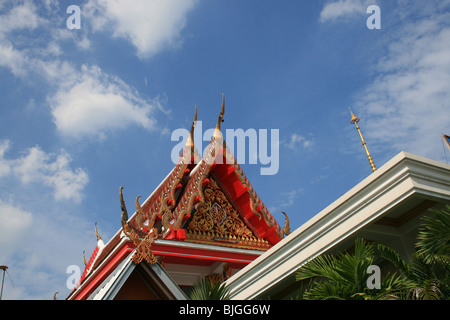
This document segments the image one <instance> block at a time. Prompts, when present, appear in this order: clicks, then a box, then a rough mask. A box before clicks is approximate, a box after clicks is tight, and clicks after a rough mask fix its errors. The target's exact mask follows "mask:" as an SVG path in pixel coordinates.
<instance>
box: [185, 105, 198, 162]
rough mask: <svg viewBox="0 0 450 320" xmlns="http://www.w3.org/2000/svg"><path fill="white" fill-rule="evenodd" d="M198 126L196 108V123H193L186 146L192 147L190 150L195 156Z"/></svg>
mask: <svg viewBox="0 0 450 320" xmlns="http://www.w3.org/2000/svg"><path fill="white" fill-rule="evenodd" d="M196 124H197V106H195V114H194V121H192V126H191V132H190V133H189V138H188V140H187V142H186V146H187V147H190V149H191V155H193V154H194V149H195V145H194V128H195V125H196Z"/></svg>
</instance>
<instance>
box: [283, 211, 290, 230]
mask: <svg viewBox="0 0 450 320" xmlns="http://www.w3.org/2000/svg"><path fill="white" fill-rule="evenodd" d="M281 213H282V214H284V216H285V218H286V221H285V223H284V228H283V233H284V235H286V236H287V235H288V234H290V233H291V227H290V226H289V218H288V215H287V214H286V212H284V211H281Z"/></svg>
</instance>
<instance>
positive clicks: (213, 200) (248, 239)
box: [185, 177, 271, 250]
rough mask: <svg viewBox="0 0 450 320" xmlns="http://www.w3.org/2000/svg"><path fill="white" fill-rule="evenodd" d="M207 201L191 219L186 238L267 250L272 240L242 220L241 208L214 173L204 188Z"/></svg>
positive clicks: (191, 240) (188, 222) (199, 241)
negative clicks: (218, 181)
mask: <svg viewBox="0 0 450 320" xmlns="http://www.w3.org/2000/svg"><path fill="white" fill-rule="evenodd" d="M203 194H204V202H203V204H202V205H200V206H198V207H197V210H196V211H195V212H194V214H193V215H192V216H191V218H190V219H189V220H188V221H187V227H186V240H185V241H188V242H197V243H208V244H215V245H222V246H231V247H238V248H248V249H256V250H267V249H268V248H270V246H271V245H270V244H269V243H268V242H267V241H266V240H264V239H261V238H258V237H257V236H256V235H255V234H254V233H253V231H252V230H251V229H250V228H249V227H248V226H247V225H246V223H245V222H244V221H243V220H242V218H241V215H240V213H239V209H238V208H237V207H236V205H233V204H232V202H231V201H230V199H229V198H228V197H227V196H226V194H225V192H224V191H223V190H222V189H221V188H220V187H219V185H218V183H217V182H216V180H215V179H214V178H212V177H210V179H209V183H208V185H207V186H206V187H205V189H204V190H203Z"/></svg>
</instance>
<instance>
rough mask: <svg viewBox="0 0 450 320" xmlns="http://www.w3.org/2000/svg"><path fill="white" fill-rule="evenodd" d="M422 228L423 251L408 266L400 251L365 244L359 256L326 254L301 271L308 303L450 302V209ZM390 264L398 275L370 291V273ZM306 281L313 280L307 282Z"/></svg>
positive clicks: (420, 242) (419, 239) (302, 295)
mask: <svg viewBox="0 0 450 320" xmlns="http://www.w3.org/2000/svg"><path fill="white" fill-rule="evenodd" d="M431 211H432V212H433V213H434V216H433V217H426V218H423V220H424V224H422V225H421V227H420V228H419V234H418V237H417V244H416V248H417V252H416V254H415V255H414V256H413V258H412V261H411V262H410V263H407V262H406V261H405V260H403V259H402V257H401V256H400V255H399V254H398V252H396V251H395V250H394V249H392V248H390V247H388V246H385V245H382V244H375V243H368V242H366V241H365V240H363V239H357V240H356V241H355V247H354V252H353V253H351V254H350V253H348V252H342V253H339V254H337V255H321V256H318V257H316V258H315V259H313V260H311V261H310V262H308V263H307V264H305V265H304V266H302V267H301V268H300V269H299V270H298V271H297V272H296V280H297V281H303V282H304V285H303V288H302V290H301V292H300V294H299V298H300V299H306V300H324V299H340V300H352V299H355V300H361V299H365V300H372V299H373V300H382V299H420V300H422V299H424V300H425V299H433V300H438V299H445V300H446V299H449V297H450V287H449V283H450V279H449V276H450V268H449V266H450V262H449V253H450V246H449V245H450V206H447V207H446V210H431ZM386 262H389V263H391V264H392V265H393V266H394V267H395V268H396V269H397V272H395V273H393V274H389V273H388V274H386V275H383V276H382V277H381V287H380V289H368V287H367V283H366V281H367V278H368V274H367V268H368V267H369V266H371V265H380V264H383V263H386ZM305 281H307V282H306V283H305Z"/></svg>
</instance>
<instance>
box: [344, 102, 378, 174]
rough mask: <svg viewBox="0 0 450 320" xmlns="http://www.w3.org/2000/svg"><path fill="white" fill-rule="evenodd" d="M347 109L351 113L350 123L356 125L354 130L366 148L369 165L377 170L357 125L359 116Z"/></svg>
mask: <svg viewBox="0 0 450 320" xmlns="http://www.w3.org/2000/svg"><path fill="white" fill-rule="evenodd" d="M348 109H349V110H350V113H351V115H352V118H351V119H350V123H351V124H354V125H356V130H358V133H359V136H360V137H361V141H362V144H363V146H364V150H366V154H367V158H368V159H369V163H370V167H371V168H372V171H373V172H375V171H376V170H377V168H376V167H375V164H374V162H373V159H372V156H371V155H370V152H369V149H367V145H366V141H365V140H364V138H363V135H362V133H361V129H360V128H359V126H358V122H359V118H358V117H357V116H355V114H354V113H353V112H352V109H350V107H349V108H348Z"/></svg>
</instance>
